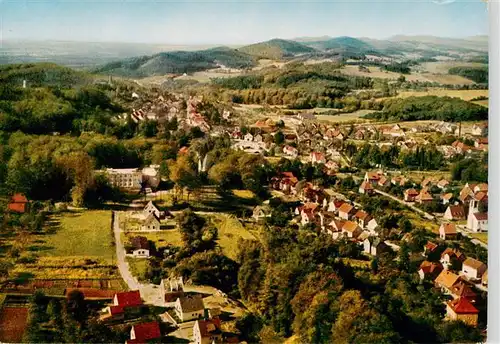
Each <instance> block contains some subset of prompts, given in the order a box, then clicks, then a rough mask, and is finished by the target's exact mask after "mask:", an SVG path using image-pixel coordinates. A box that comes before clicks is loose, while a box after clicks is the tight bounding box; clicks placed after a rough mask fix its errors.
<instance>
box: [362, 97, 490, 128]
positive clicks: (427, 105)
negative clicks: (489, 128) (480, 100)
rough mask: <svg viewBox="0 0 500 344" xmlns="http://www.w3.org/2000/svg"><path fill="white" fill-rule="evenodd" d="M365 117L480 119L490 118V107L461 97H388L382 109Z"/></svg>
mask: <svg viewBox="0 0 500 344" xmlns="http://www.w3.org/2000/svg"><path fill="white" fill-rule="evenodd" d="M365 118H374V119H378V120H384V121H386V120H391V121H393V120H397V121H418V120H440V121H446V122H459V121H479V120H487V119H488V109H487V108H485V107H483V106H480V105H477V104H473V103H470V102H466V101H464V100H462V99H459V98H450V97H437V96H424V97H409V98H405V99H388V100H386V101H385V102H384V107H383V109H382V111H380V112H375V113H371V114H368V115H366V116H365Z"/></svg>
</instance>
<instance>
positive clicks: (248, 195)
mask: <svg viewBox="0 0 500 344" xmlns="http://www.w3.org/2000/svg"><path fill="white" fill-rule="evenodd" d="M232 192H233V195H235V196H236V197H239V198H244V199H252V198H254V197H255V194H254V193H253V192H252V191H250V190H236V189H235V190H232Z"/></svg>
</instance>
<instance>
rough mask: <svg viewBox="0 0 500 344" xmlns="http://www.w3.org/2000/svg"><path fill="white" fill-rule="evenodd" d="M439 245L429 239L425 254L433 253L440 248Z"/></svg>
mask: <svg viewBox="0 0 500 344" xmlns="http://www.w3.org/2000/svg"><path fill="white" fill-rule="evenodd" d="M438 247H439V246H438V245H437V244H435V243H433V242H431V241H427V244H425V245H424V253H423V255H424V256H426V255H428V254H430V253H433V252H435V251H436V250H437V249H438Z"/></svg>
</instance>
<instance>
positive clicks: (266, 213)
mask: <svg viewBox="0 0 500 344" xmlns="http://www.w3.org/2000/svg"><path fill="white" fill-rule="evenodd" d="M252 217H253V218H254V219H255V221H257V222H263V221H265V220H266V219H267V218H268V217H271V208H270V207H269V206H268V205H262V206H261V205H258V206H256V207H255V208H253V213H252Z"/></svg>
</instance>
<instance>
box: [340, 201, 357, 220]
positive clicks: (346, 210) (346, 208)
mask: <svg viewBox="0 0 500 344" xmlns="http://www.w3.org/2000/svg"><path fill="white" fill-rule="evenodd" d="M355 211H356V208H354V207H353V206H352V205H350V204H349V203H344V204H342V206H341V207H340V208H339V217H340V218H341V219H343V220H349V219H350V218H351V216H353V215H354V212H355Z"/></svg>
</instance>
